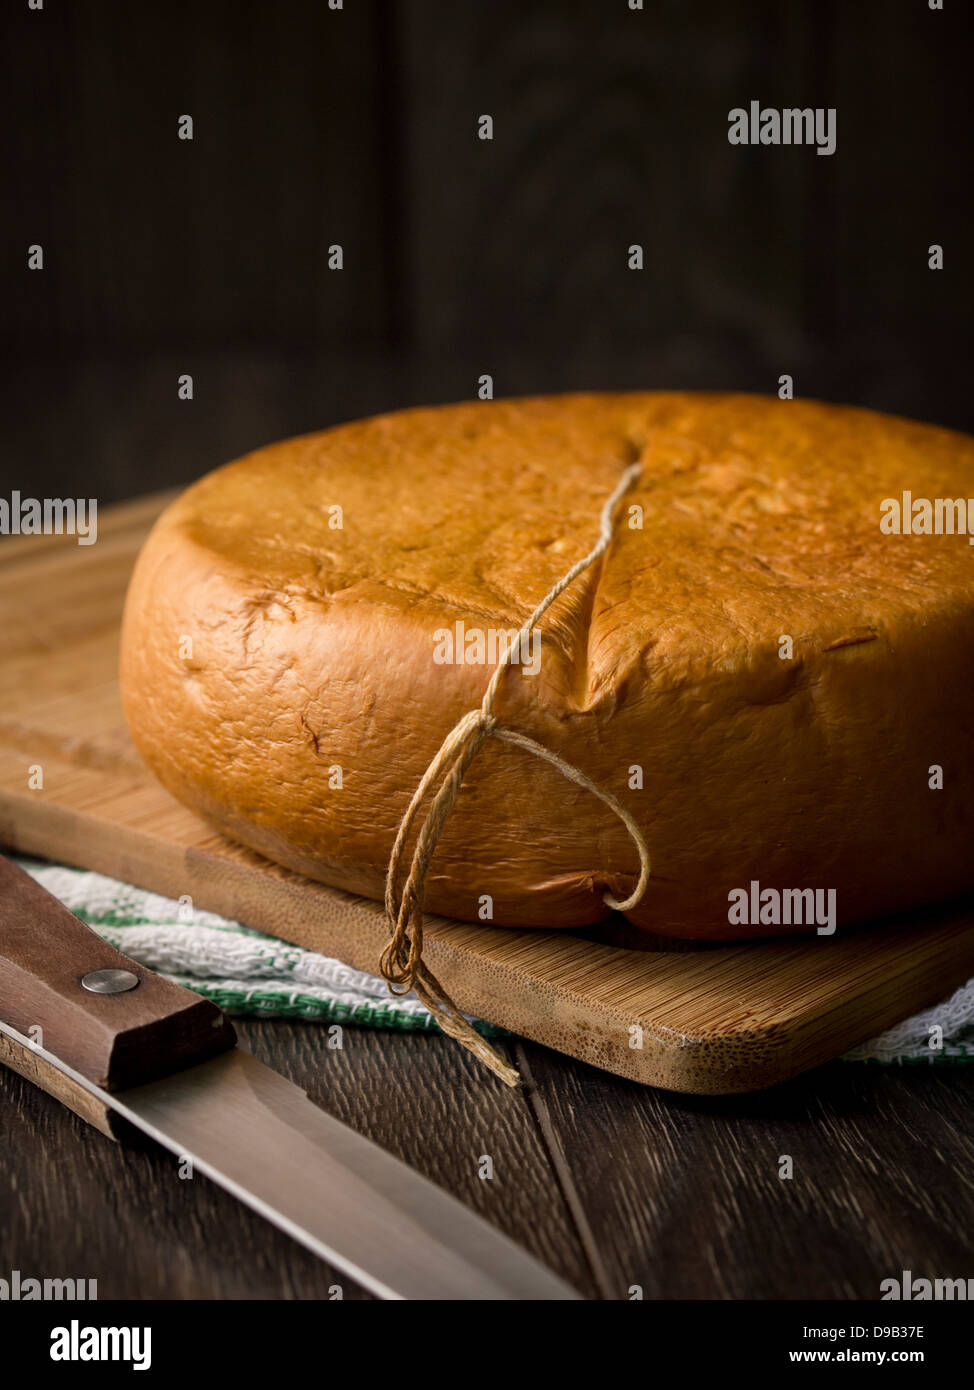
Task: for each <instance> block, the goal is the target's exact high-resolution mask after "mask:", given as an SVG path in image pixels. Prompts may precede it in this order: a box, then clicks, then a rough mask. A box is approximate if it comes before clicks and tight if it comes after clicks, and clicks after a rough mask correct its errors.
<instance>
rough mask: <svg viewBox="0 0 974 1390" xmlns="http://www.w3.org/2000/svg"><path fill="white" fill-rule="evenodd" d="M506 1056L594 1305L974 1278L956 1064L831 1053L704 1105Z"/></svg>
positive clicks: (968, 1078) (526, 1054)
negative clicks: (636, 1297)
mask: <svg viewBox="0 0 974 1390" xmlns="http://www.w3.org/2000/svg"><path fill="white" fill-rule="evenodd" d="M516 1060H517V1061H518V1063H519V1065H520V1066H521V1068H522V1070H523V1071H526V1072H527V1074H528V1075H529V1076H530V1077H531V1079H532V1082H533V1083H534V1084H533V1089H532V1100H533V1103H534V1105H535V1107H536V1108H537V1109H538V1111H539V1116H540V1119H541V1122H542V1123H543V1125H544V1128H545V1131H546V1133H547V1134H548V1135H549V1136H550V1140H551V1146H552V1150H553V1152H554V1154H555V1155H556V1166H557V1167H559V1168H560V1169H561V1171H563V1172H565V1173H568V1174H570V1179H569V1182H570V1190H569V1201H570V1205H571V1206H572V1209H573V1211H574V1212H575V1213H576V1220H577V1222H578V1223H579V1224H580V1226H581V1228H582V1230H583V1231H584V1230H591V1231H594V1232H595V1233H596V1248H597V1257H598V1272H599V1274H600V1275H601V1281H600V1282H601V1284H602V1286H603V1292H602V1297H605V1298H615V1299H618V1298H626V1297H630V1296H631V1295H630V1294H629V1290H630V1288H632V1286H634V1285H637V1286H639V1288H640V1289H641V1290H642V1297H643V1298H646V1299H680V1298H693V1299H713V1298H720V1299H775V1300H778V1299H799V1298H809V1299H855V1300H861V1299H877V1298H879V1297H880V1282H881V1281H882V1280H883V1279H886V1278H890V1277H895V1278H898V1277H899V1274H900V1271H901V1270H903V1269H911V1270H913V1271H914V1274H915V1275H916V1276H917V1277H921V1276H923V1277H929V1278H934V1277H940V1278H943V1277H966V1275H967V1274H968V1273H969V1272H970V1238H969V1232H970V1231H971V1229H972V1227H974V1184H972V1182H971V1181H970V1177H969V1175H970V1173H971V1172H972V1171H974V1134H972V1130H971V1124H970V1116H971V1106H972V1104H974V1073H972V1072H971V1071H970V1070H969V1069H962V1068H952V1069H950V1070H949V1073H948V1072H944V1071H937V1070H935V1069H930V1068H918V1067H903V1068H902V1069H898V1068H878V1067H877V1068H874V1067H866V1066H860V1065H856V1066H853V1065H851V1064H844V1063H833V1064H832V1065H830V1066H827V1067H823V1068H821V1069H819V1070H818V1071H816V1072H814V1073H812V1074H811V1075H809V1076H807V1077H803V1078H801V1079H799V1080H796V1081H792V1082H789V1083H787V1084H785V1085H783V1086H779V1087H776V1088H774V1089H773V1090H770V1091H764V1092H761V1093H758V1094H753V1095H749V1096H746V1097H745V1096H727V1097H717V1098H714V1097H697V1096H694V1097H688V1096H675V1095H670V1094H667V1093H666V1092H664V1091H653V1090H647V1089H646V1088H639V1087H636V1086H633V1085H632V1084H631V1083H630V1082H626V1081H623V1080H620V1079H618V1078H616V1077H613V1076H609V1075H606V1074H605V1073H596V1072H593V1071H592V1070H591V1069H589V1068H584V1067H581V1066H579V1065H577V1064H574V1063H571V1062H566V1061H565V1059H564V1058H561V1057H558V1056H556V1055H555V1054H553V1053H552V1052H550V1051H547V1050H545V1049H543V1048H538V1047H534V1046H532V1045H531V1044H524V1045H523V1052H522V1049H521V1048H519V1049H518V1056H517V1058H516ZM784 1155H788V1156H790V1157H791V1159H792V1164H793V1176H792V1177H791V1178H782V1177H780V1176H779V1169H780V1160H781V1158H782V1157H783V1156H784ZM861 1320H862V1321H864V1319H861Z"/></svg>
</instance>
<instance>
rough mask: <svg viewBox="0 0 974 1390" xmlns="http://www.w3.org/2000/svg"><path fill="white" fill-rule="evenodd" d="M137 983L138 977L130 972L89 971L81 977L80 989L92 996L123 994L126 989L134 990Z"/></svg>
mask: <svg viewBox="0 0 974 1390" xmlns="http://www.w3.org/2000/svg"><path fill="white" fill-rule="evenodd" d="M138 983H139V977H138V975H133V974H132V972H131V970H114V969H112V970H89V972H88V974H87V975H82V977H81V987H82V989H87V990H89V991H90V992H91V993H92V994H124V993H125V991H126V990H127V989H135V986H136V985H137V984H138Z"/></svg>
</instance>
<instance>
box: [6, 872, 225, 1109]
mask: <svg viewBox="0 0 974 1390" xmlns="http://www.w3.org/2000/svg"><path fill="white" fill-rule="evenodd" d="M100 970H123V971H127V972H129V974H130V975H134V976H135V978H136V980H137V982H138V983H136V984H135V985H134V986H133V988H131V989H128V990H125V991H123V992H121V993H118V994H101V993H91V992H89V991H88V990H86V989H85V988H84V987H83V985H82V981H83V980H84V978H85V976H86V975H89V974H90V973H91V972H93V971H100ZM0 1018H2V1019H3V1021H4V1022H5V1023H8V1024H10V1026H11V1027H12V1028H15V1029H16V1030H17V1031H18V1032H19V1033H20V1034H22V1035H23V1036H25V1037H34V1038H35V1039H36V1040H37V1041H38V1042H40V1044H41V1046H43V1047H44V1048H45V1049H46V1050H47V1051H48V1052H50V1053H52V1054H53V1055H54V1056H55V1057H58V1058H60V1060H61V1061H62V1062H66V1063H67V1064H68V1066H69V1067H72V1068H73V1069H74V1070H75V1071H76V1072H79V1073H80V1074H81V1075H82V1076H84V1077H86V1078H87V1079H88V1080H89V1081H93V1082H94V1083H95V1084H96V1085H97V1086H100V1087H102V1088H103V1089H104V1090H107V1091H115V1090H121V1089H123V1088H125V1087H127V1086H137V1085H141V1084H142V1083H143V1082H145V1081H153V1080H155V1079H156V1077H159V1076H166V1075H168V1074H169V1073H170V1072H173V1071H177V1070H179V1068H180V1067H185V1066H190V1065H192V1064H193V1063H194V1062H202V1061H204V1060H205V1059H206V1058H207V1057H212V1056H214V1055H215V1054H216V1053H217V1052H223V1051H226V1049H227V1048H230V1047H233V1045H234V1043H235V1041H236V1035H235V1033H234V1031H233V1027H232V1025H231V1024H230V1023H229V1021H228V1020H227V1019H226V1018H224V1016H223V1014H222V1013H221V1012H220V1010H219V1009H218V1008H217V1006H216V1005H215V1004H213V1003H211V1002H210V1001H209V1000H208V999H203V998H202V997H201V996H200V995H198V994H194V993H193V992H192V991H191V990H188V989H181V988H180V987H179V985H174V984H173V983H172V982H171V981H169V980H166V979H164V978H163V976H161V975H156V974H155V973H154V972H153V971H151V970H145V969H144V968H143V967H142V966H141V965H139V964H138V962H137V961H134V960H131V959H130V958H129V957H128V956H125V955H122V953H121V952H120V951H116V950H115V949H114V947H112V946H110V945H109V944H108V943H107V942H106V941H103V940H102V938H101V937H100V936H98V934H97V933H96V932H93V931H92V930H91V928H90V927H87V926H85V924H84V923H83V922H81V921H80V920H79V919H78V918H77V917H76V916H75V915H74V913H73V912H69V911H68V909H67V908H66V907H64V906H63V905H62V904H61V903H60V902H58V900H57V899H56V898H54V897H52V896H51V894H50V893H47V892H46V891H45V890H44V889H43V888H41V887H40V885H39V884H37V883H35V882H34V880H33V879H32V878H31V877H30V875H29V874H26V873H25V872H24V871H23V869H21V868H19V867H18V866H17V865H16V864H13V863H11V861H10V860H9V859H6V858H4V856H2V855H0ZM34 1029H37V1030H39V1031H38V1032H36V1033H34V1032H33V1031H32V1030H34ZM34 1060H35V1066H36V1072H35V1077H34V1079H35V1081H36V1082H37V1084H38V1085H40V1086H44V1087H45V1089H47V1088H49V1087H50V1086H54V1087H55V1089H56V1090H57V1091H58V1092H59V1093H60V1091H61V1090H62V1089H63V1079H62V1078H61V1077H60V1075H59V1073H57V1071H56V1069H55V1068H54V1067H52V1066H50V1065H49V1064H48V1063H46V1062H43V1061H42V1059H41V1058H35V1059H34Z"/></svg>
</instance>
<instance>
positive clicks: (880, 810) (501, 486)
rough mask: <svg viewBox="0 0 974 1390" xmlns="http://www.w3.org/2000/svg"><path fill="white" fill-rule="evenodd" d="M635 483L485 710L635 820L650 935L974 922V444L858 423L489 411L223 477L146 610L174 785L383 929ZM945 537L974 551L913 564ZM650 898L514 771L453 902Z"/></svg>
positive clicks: (572, 807)
mask: <svg viewBox="0 0 974 1390" xmlns="http://www.w3.org/2000/svg"><path fill="white" fill-rule="evenodd" d="M634 461H639V462H640V463H641V466H642V472H641V474H640V476H639V478H638V479H637V481H636V482H635V484H634V485H633V486H632V487H631V489H630V490H629V492H628V493H627V494H626V495H625V497H624V498H623V499H622V501H621V502H620V504H619V506H618V508H617V509H616V529H615V534H614V538H613V540H612V543H611V546H610V548H609V550H608V552H607V553H606V555H605V556H604V557H603V558H602V559H601V560H600V561H598V562H597V563H596V564H595V565H594V566H593V567H592V568H591V569H590V570H588V571H586V572H585V573H584V574H582V575H581V576H580V577H579V578H577V579H576V580H575V581H574V582H573V583H572V585H571V586H570V587H569V588H568V589H567V590H566V591H565V593H564V594H562V595H561V597H560V598H559V599H558V600H557V601H556V602H555V603H554V605H553V606H552V607H551V609H550V610H549V611H548V612H547V613H546V614H545V615H544V617H543V618H542V620H541V623H540V658H539V659H538V660H535V658H536V656H537V650H536V648H535V646H534V644H533V643H531V644H526V645H527V650H522V651H521V653H520V658H521V659H520V660H519V661H518V662H516V663H514V664H512V666H511V668H510V669H509V670H508V672H507V673H506V675H505V676H504V678H503V680H502V682H501V686H500V690H499V693H498V697H497V701H496V704H495V708H494V712H495V714H496V716H497V718H498V719H499V721H500V722H501V723H502V724H504V725H506V726H507V727H509V728H512V729H515V730H517V731H520V732H521V733H523V734H526V735H528V736H529V737H530V738H532V739H535V740H537V741H538V742H540V743H542V744H544V745H545V746H546V747H547V748H548V749H550V750H552V751H553V752H554V753H556V754H558V755H559V756H560V757H561V758H563V759H565V760H566V761H567V762H569V763H571V764H572V765H573V766H574V767H577V768H578V769H580V770H581V771H582V772H583V773H585V774H586V775H587V776H588V777H589V778H591V779H593V780H594V781H595V782H596V783H598V784H599V786H601V787H604V788H605V789H606V790H607V791H609V792H611V793H613V794H614V795H615V796H616V797H617V798H618V799H619V801H620V802H621V803H623V804H624V805H625V807H627V808H628V810H629V811H630V812H631V813H632V815H633V816H634V817H635V819H636V821H637V824H638V825H639V827H640V829H641V830H642V832H643V834H644V836H645V839H646V842H647V844H648V847H649V851H650V854H651V858H652V877H651V880H650V883H649V887H648V889H647V891H646V893H645V894H644V896H643V898H642V899H641V901H640V902H639V903H638V905H637V906H636V907H634V908H633V909H632V910H631V912H630V913H629V914H628V916H629V918H630V921H631V922H632V923H634V924H635V925H636V926H637V927H638V928H640V929H644V930H646V931H648V932H656V933H661V934H664V935H668V936H685V937H694V938H714V939H718V938H730V937H747V936H757V935H766V934H771V933H784V932H790V931H809V930H815V929H817V928H818V927H820V926H821V927H824V929H825V930H828V926H827V925H826V923H827V921H831V922H832V924H833V925H834V922H835V921H838V922H839V923H843V922H853V921H857V920H859V919H862V918H866V917H871V916H876V915H878V914H883V913H890V912H897V911H902V910H905V909H908V908H911V907H914V906H916V905H918V904H922V903H926V902H929V901H932V900H935V899H940V898H946V897H948V896H950V895H954V894H957V893H960V892H962V891H964V890H967V889H969V888H971V887H972V885H974V856H972V855H971V853H970V844H971V831H972V819H974V718H972V715H974V694H972V692H974V550H972V548H971V546H970V545H969V542H968V538H967V535H966V533H964V534H958V532H959V531H960V530H962V518H961V517H960V512H959V511H958V510H957V509H956V508H953V509H951V508H945V507H943V506H941V507H940V508H939V511H938V509H937V506H936V503H937V499H966V498H967V497H968V496H971V497H972V501H971V503H970V506H971V527H972V530H974V440H972V439H970V438H968V437H966V436H964V435H960V434H956V433H953V432H951V431H948V430H943V429H938V428H934V427H932V426H928V425H921V424H916V423H913V422H910V421H907V420H902V419H895V418H891V417H888V416H884V415H879V414H875V413H872V412H870V411H865V410H858V409H851V408H845V407H838V406H831V405H823V404H816V403H811V402H802V401H778V400H773V399H764V398H758V397H753V396H741V395H709V394H708V395H704V394H675V393H673V394H669V393H668V394H664V393H633V394H629V393H620V394H582V395H571V396H561V397H546V398H538V399H522V400H505V401H497V402H490V403H484V402H477V403H470V404H461V405H454V406H448V407H442V408H434V409H419V410H407V411H403V412H400V413H396V414H391V415H384V416H379V417H377V418H374V419H370V420H364V421H361V422H357V423H354V424H348V425H343V426H341V427H339V428H335V429H330V430H326V431H324V432H323V433H319V434H312V435H308V436H305V437H303V438H299V439H292V440H288V441H286V442H284V443H280V444H275V445H273V446H271V447H269V448H264V449H260V450H258V451H257V452H256V453H253V454H250V455H248V456H247V457H245V458H243V459H240V460H239V461H237V462H235V463H232V464H229V465H227V466H226V467H224V468H221V469H219V470H217V471H216V472H214V473H212V474H210V475H209V476H207V477H205V478H203V479H202V480H201V481H200V482H198V483H196V484H195V485H194V486H193V487H191V488H190V489H189V490H188V491H187V492H186V493H184V494H183V495H182V496H181V497H180V498H179V499H178V500H177V501H176V502H174V503H173V504H172V505H171V506H170V507H169V508H168V510H167V511H166V512H165V513H164V514H163V516H162V517H161V518H160V520H159V521H158V523H157V525H156V526H155V528H154V530H153V531H152V533H151V535H150V537H149V539H148V541H147V543H146V545H145V547H144V549H143V551H142V554H141V556H140V558H139V561H138V564H137V567H136V570H135V574H134V577H133V579H132V583H131V588H130V591H129V596H128V602H127V606H126V612H125V621H124V631H123V642H122V663H121V675H122V694H123V700H124V707H125V713H126V717H127V720H128V724H129V727H130V729H131V733H132V737H133V738H134V740H135V743H136V745H137V746H138V748H139V750H140V752H141V754H142V756H143V757H144V759H145V761H146V762H147V763H148V765H149V767H150V768H151V769H152V770H153V771H154V772H155V773H156V774H157V775H158V777H159V778H160V779H161V781H162V782H163V783H164V784H165V786H166V787H168V788H169V790H170V791H171V792H172V793H173V794H174V795H175V796H176V797H178V798H179V799H180V800H182V801H183V802H185V803H186V804H187V805H189V806H191V807H192V808H194V809H195V810H196V811H197V812H199V813H200V814H201V815H202V816H204V817H206V818H207V819H208V820H209V821H211V822H212V823H213V824H215V825H216V826H218V827H219V828H220V829H221V830H222V831H224V832H225V833H226V834H227V835H228V836H230V837H232V838H234V839H236V840H238V841H240V842H242V843H243V844H245V845H248V846H250V847H251V848H253V849H255V850H258V851H260V852H261V853H263V854H264V855H267V856H269V857H270V858H271V859H273V860H276V861H278V862H279V863H281V864H284V865H287V866H289V867H291V868H293V869H296V870H299V871H300V872H301V873H303V874H306V875H309V876H310V877H312V878H315V879H318V880H321V881H323V882H325V883H327V884H331V885H333V886H335V887H338V888H342V889H347V890H349V891H351V892H353V893H358V894H362V895H365V896H367V897H370V898H374V899H380V898H381V897H382V894H383V886H384V880H385V874H386V868H387V864H388V860H389V854H390V850H391V848H392V844H393V841H394V838H395V834H396V830H397V827H398V825H399V823H400V820H401V818H402V815H403V813H404V811H405V809H406V807H407V805H408V803H409V800H410V798H411V796H412V794H413V792H414V790H415V788H416V786H417V784H418V782H419V781H420V778H421V777H422V775H423V773H424V772H425V770H426V768H427V766H428V765H429V763H430V761H431V759H433V757H434V756H435V755H436V753H437V750H438V748H439V747H440V744H441V742H442V740H443V738H444V736H445V735H446V734H447V733H448V731H449V730H450V729H451V728H452V727H453V726H454V725H455V724H456V722H457V721H458V720H459V719H460V718H461V716H462V715H464V714H465V713H466V712H467V711H469V710H471V709H474V708H476V707H477V706H478V705H479V704H480V701H481V698H482V696H483V693H484V690H485V688H486V686H487V683H488V681H489V679H490V675H491V672H492V669H493V663H494V662H495V661H496V660H497V656H498V652H500V651H503V650H504V644H505V642H506V640H507V635H508V634H511V633H513V632H514V631H516V630H517V629H518V628H519V627H520V626H521V625H522V624H523V623H524V622H525V621H526V620H527V618H528V617H529V615H530V614H531V612H532V611H533V609H534V607H535V605H536V604H537V603H538V601H539V600H540V599H541V598H542V597H543V596H544V595H545V594H546V593H547V591H548V590H549V589H550V588H551V587H552V586H553V585H554V584H555V582H556V581H557V580H558V579H559V578H560V577H561V575H563V574H564V573H565V572H566V570H568V569H569V567H570V566H571V565H572V564H573V563H574V562H575V561H576V560H578V559H579V558H581V557H582V556H584V555H585V554H586V553H587V552H588V551H589V550H590V549H591V547H592V545H593V544H594V542H595V540H596V539H597V537H598V534H599V514H600V511H601V508H602V506H603V504H604V502H605V500H606V498H607V497H608V496H609V495H610V493H611V492H612V490H613V488H614V487H615V486H616V484H617V483H618V482H619V479H620V477H621V475H622V472H623V470H624V469H625V468H626V466H627V465H629V464H631V463H632V462H634ZM904 494H909V496H908V497H905V496H904ZM924 500H926V502H927V509H926V510H925V509H924V507H923V506H922V505H920V506H919V507H918V503H922V502H923V501H924ZM894 503H895V507H894V505H893V504H894ZM947 513H949V515H950V516H951V517H953V518H954V523H955V524H954V527H953V529H954V534H937V533H932V534H926V533H924V532H923V531H922V530H921V531H920V533H916V532H917V526H918V525H920V524H921V523H922V522H923V520H924V517H926V516H928V514H929V515H930V516H932V517H933V521H932V523H931V525H930V527H929V528H928V529H930V530H931V531H934V532H935V529H936V526H937V517H938V516H939V517H940V522H941V530H942V531H943V530H944V529H945V528H946V524H947V522H946V519H945V518H946V516H947ZM897 516H898V518H899V524H898V527H897ZM908 528H909V530H910V532H911V533H908V534H905V533H904V532H906V531H907V530H908ZM938 769H940V771H939V772H938ZM638 869H639V861H638V855H637V852H636V848H635V846H634V844H633V842H632V840H631V838H630V836H629V834H628V833H627V831H626V829H625V827H624V826H623V824H622V823H621V821H620V820H619V819H618V818H617V817H616V816H615V815H614V814H613V813H612V811H611V810H610V809H609V808H608V807H607V806H606V805H604V804H603V802H602V801H600V800H599V799H598V798H597V797H595V796H593V795H592V794H591V793H590V792H588V791H586V790H585V789H584V788H582V787H580V786H577V785H575V784H573V783H572V782H569V781H568V780H566V778H565V777H563V776H562V775H561V774H560V773H559V772H558V771H557V769H555V768H554V767H552V766H550V765H548V764H547V763H544V762H542V761H541V760H539V759H538V758H536V757H532V756H530V755H529V754H527V753H525V752H524V751H523V750H522V749H519V748H516V747H512V746H510V745H507V744H502V743H500V742H498V741H497V740H496V739H488V740H487V741H486V743H485V744H484V746H483V748H482V750H481V751H480V753H479V754H478V755H477V757H476V758H475V760H474V762H473V763H472V765H471V767H470V769H469V771H468V773H467V776H466V780H465V782H464V785H463V788H462V791H461V793H460V796H459V799H458V800H457V803H456V805H455V807H454V809H453V812H452V814H451V816H450V818H449V820H448V822H447V825H446V828H445V830H444V832H443V835H442V838H441V840H440V842H439V845H438V847H437V849H436V852H435V855H434V857H433V860H432V864H431V866H430V872H429V875H428V879H427V896H426V905H427V908H428V909H429V910H430V911H432V912H436V913H441V914H444V915H446V916H448V917H453V918H459V919H462V920H467V921H471V922H478V921H480V922H490V923H493V924H495V925H514V926H528V927H562V928H565V927H567V928H581V927H586V926H588V925H590V924H594V923H596V922H598V921H600V920H601V919H604V918H605V917H606V915H607V911H608V910H607V908H606V907H605V903H604V896H605V894H606V893H607V892H609V893H611V894H614V895H615V896H616V897H618V898H624V897H625V896H626V895H627V893H629V892H630V891H631V890H632V887H633V885H634V883H635V882H636V879H637V877H638ZM807 890H812V893H811V896H809V894H808V892H807ZM816 893H817V894H818V895H819V896H818V897H816V896H815V895H816ZM829 895H832V896H831V897H830V896H829ZM830 914H831V915H830Z"/></svg>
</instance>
